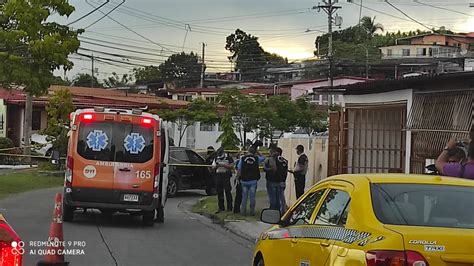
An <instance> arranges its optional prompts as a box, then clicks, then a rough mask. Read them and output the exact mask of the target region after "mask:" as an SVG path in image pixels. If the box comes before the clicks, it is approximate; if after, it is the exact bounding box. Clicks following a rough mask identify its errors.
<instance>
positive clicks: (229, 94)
mask: <svg viewBox="0 0 474 266" xmlns="http://www.w3.org/2000/svg"><path fill="white" fill-rule="evenodd" d="M218 99H219V104H221V105H222V106H224V107H225V108H226V111H228V112H230V114H231V115H232V119H233V121H234V125H235V128H236V129H237V132H238V136H239V139H240V143H241V146H245V143H246V141H247V133H248V132H251V131H253V130H255V129H257V128H258V124H259V120H260V119H261V117H260V116H259V111H261V110H264V108H263V107H262V106H260V105H259V104H261V100H260V99H261V97H250V96H247V95H243V94H242V93H240V91H239V90H238V89H228V90H225V91H224V92H222V93H221V94H220V95H219V98H218Z"/></svg>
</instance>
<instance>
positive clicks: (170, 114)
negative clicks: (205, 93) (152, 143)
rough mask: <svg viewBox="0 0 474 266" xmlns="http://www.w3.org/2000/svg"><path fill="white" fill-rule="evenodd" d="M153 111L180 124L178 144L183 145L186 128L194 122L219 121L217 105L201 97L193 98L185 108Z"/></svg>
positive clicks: (167, 119)
mask: <svg viewBox="0 0 474 266" xmlns="http://www.w3.org/2000/svg"><path fill="white" fill-rule="evenodd" d="M152 112H153V113H155V114H158V115H159V116H160V117H161V118H163V119H164V120H166V121H169V122H174V123H176V124H177V125H178V130H179V141H178V146H181V142H182V140H183V137H184V135H185V133H186V130H187V129H188V128H189V127H190V126H192V125H194V123H196V122H201V123H216V122H218V121H219V117H218V115H217V108H216V105H215V104H213V103H210V102H208V101H205V100H203V99H200V98H199V99H195V100H193V101H192V102H191V103H190V104H189V105H188V107H187V108H185V109H179V110H152Z"/></svg>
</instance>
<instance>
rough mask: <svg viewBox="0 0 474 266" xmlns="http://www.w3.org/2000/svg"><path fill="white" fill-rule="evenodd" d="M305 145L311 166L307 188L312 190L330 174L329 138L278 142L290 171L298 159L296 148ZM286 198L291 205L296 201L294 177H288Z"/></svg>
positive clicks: (307, 177) (283, 139)
mask: <svg viewBox="0 0 474 266" xmlns="http://www.w3.org/2000/svg"><path fill="white" fill-rule="evenodd" d="M299 144H301V145H303V147H304V148H305V154H306V156H308V160H309V165H308V173H307V174H306V186H305V187H306V188H310V187H311V186H313V185H314V184H316V183H317V182H318V181H320V180H322V179H324V178H326V177H327V173H328V138H327V137H309V138H281V139H279V140H278V146H279V147H281V149H282V150H283V157H285V158H286V159H287V160H288V162H289V163H290V165H289V166H290V167H289V168H290V169H293V168H294V162H296V160H297V159H298V155H297V154H296V150H295V148H296V146H297V145H299ZM285 198H286V200H287V204H288V205H290V204H292V203H294V202H295V201H296V196H295V183H294V179H293V176H292V175H291V174H289V175H288V178H287V179H286V190H285Z"/></svg>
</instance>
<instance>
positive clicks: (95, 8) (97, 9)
mask: <svg viewBox="0 0 474 266" xmlns="http://www.w3.org/2000/svg"><path fill="white" fill-rule="evenodd" d="M109 2H110V0H106V1H105V2H104V3H103V4H101V5H100V6H98V7H95V6H94V9H93V10H92V11H90V12H89V13H87V14H85V15H84V16H82V17H80V18H78V19H76V20H74V21H73V22H70V23H68V24H66V26H70V25H72V24H74V23H76V22H78V21H80V20H82V19H84V18H86V17H88V16H89V15H91V14H92V13H94V12H96V11H99V9H100V8H101V7H103V6H105V5H106V4H107V3H109Z"/></svg>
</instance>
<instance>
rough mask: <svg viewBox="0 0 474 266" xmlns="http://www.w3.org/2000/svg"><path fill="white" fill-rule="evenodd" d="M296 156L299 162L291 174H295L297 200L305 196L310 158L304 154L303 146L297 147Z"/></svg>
mask: <svg viewBox="0 0 474 266" xmlns="http://www.w3.org/2000/svg"><path fill="white" fill-rule="evenodd" d="M296 154H298V160H297V161H296V162H295V168H294V170H293V171H290V173H293V176H294V178H295V190H296V199H298V198H299V197H301V196H302V195H303V194H304V187H305V184H306V173H307V172H308V156H306V154H304V147H303V145H298V146H296Z"/></svg>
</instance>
